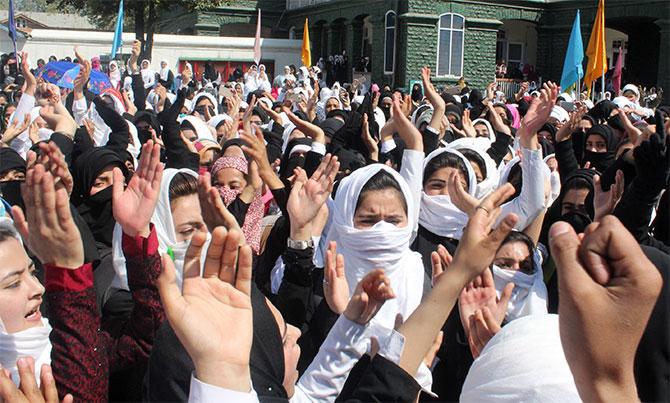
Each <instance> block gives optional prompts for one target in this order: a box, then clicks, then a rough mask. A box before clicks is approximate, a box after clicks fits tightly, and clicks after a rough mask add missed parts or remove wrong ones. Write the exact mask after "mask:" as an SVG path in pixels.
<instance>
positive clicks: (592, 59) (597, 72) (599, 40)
mask: <svg viewBox="0 0 670 403" xmlns="http://www.w3.org/2000/svg"><path fill="white" fill-rule="evenodd" d="M586 57H588V58H589V62H588V64H587V65H586V71H585V72H584V83H586V86H587V87H588V89H589V93H591V85H592V84H593V82H594V81H595V80H596V79H597V78H599V77H600V76H602V75H603V74H605V72H606V71H607V52H606V50H605V0H599V1H598V11H597V13H596V20H595V22H594V23H593V29H592V30H591V38H589V46H588V48H587V49H586Z"/></svg>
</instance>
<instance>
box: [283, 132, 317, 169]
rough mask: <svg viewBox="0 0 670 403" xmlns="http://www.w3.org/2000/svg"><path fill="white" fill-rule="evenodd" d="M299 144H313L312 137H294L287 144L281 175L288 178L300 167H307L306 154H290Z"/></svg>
mask: <svg viewBox="0 0 670 403" xmlns="http://www.w3.org/2000/svg"><path fill="white" fill-rule="evenodd" d="M297 145H306V146H310V147H311V146H312V139H310V138H308V137H300V138H296V139H292V140H291V141H289V142H288V144H287V145H286V150H284V155H283V156H282V159H281V165H280V167H279V177H280V178H282V179H286V178H288V177H290V176H291V175H293V170H294V169H296V168H298V167H300V168H304V167H305V156H304V155H290V153H291V150H292V149H293V147H295V146H297Z"/></svg>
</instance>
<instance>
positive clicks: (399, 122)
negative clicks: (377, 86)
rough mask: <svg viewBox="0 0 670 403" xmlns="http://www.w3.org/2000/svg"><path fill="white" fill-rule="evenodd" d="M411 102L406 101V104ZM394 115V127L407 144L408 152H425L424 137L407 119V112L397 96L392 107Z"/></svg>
mask: <svg viewBox="0 0 670 403" xmlns="http://www.w3.org/2000/svg"><path fill="white" fill-rule="evenodd" d="M407 103H409V104H410V105H411V101H408V100H405V104H407ZM391 110H392V113H393V119H392V120H393V127H395V130H397V131H398V134H399V135H400V138H401V139H402V140H403V141H404V142H405V146H406V148H407V149H408V150H417V151H423V137H422V136H421V133H420V132H419V130H418V129H417V128H416V127H415V126H414V125H413V124H412V122H410V121H409V119H407V116H406V115H405V111H404V110H403V109H402V106H401V105H400V97H399V96H398V95H397V94H396V95H394V97H393V106H392V107H391Z"/></svg>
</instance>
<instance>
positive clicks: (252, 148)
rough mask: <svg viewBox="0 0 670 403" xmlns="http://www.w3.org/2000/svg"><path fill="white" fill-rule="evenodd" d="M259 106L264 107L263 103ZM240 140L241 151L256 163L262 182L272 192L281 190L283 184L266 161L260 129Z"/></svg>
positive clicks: (265, 148) (244, 135)
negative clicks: (243, 142) (242, 142)
mask: <svg viewBox="0 0 670 403" xmlns="http://www.w3.org/2000/svg"><path fill="white" fill-rule="evenodd" d="M260 104H261V105H264V104H263V102H261V103H260ZM241 138H242V140H244V141H245V143H246V144H244V145H242V151H244V153H245V154H247V155H249V156H250V157H251V158H253V160H254V161H255V162H256V164H257V165H258V175H259V176H260V178H261V179H262V180H263V182H264V183H265V184H266V185H267V186H268V187H269V188H270V189H272V190H275V189H281V188H283V187H284V183H283V182H282V181H281V179H279V177H278V176H277V172H276V171H275V169H274V168H273V167H272V165H271V164H270V161H269V160H268V151H267V147H266V146H265V138H264V137H263V131H262V130H261V128H260V127H256V128H255V129H254V130H253V133H246V132H244V133H242V136H241Z"/></svg>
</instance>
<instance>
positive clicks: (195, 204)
mask: <svg viewBox="0 0 670 403" xmlns="http://www.w3.org/2000/svg"><path fill="white" fill-rule="evenodd" d="M170 210H172V223H173V224H174V232H175V234H176V235H177V242H183V241H186V240H189V239H191V237H192V236H193V234H195V233H196V232H197V231H206V227H205V222H204V220H203V219H202V211H201V210H200V201H199V200H198V195H197V194H191V195H187V196H181V197H178V198H176V199H173V200H171V201H170Z"/></svg>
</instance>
